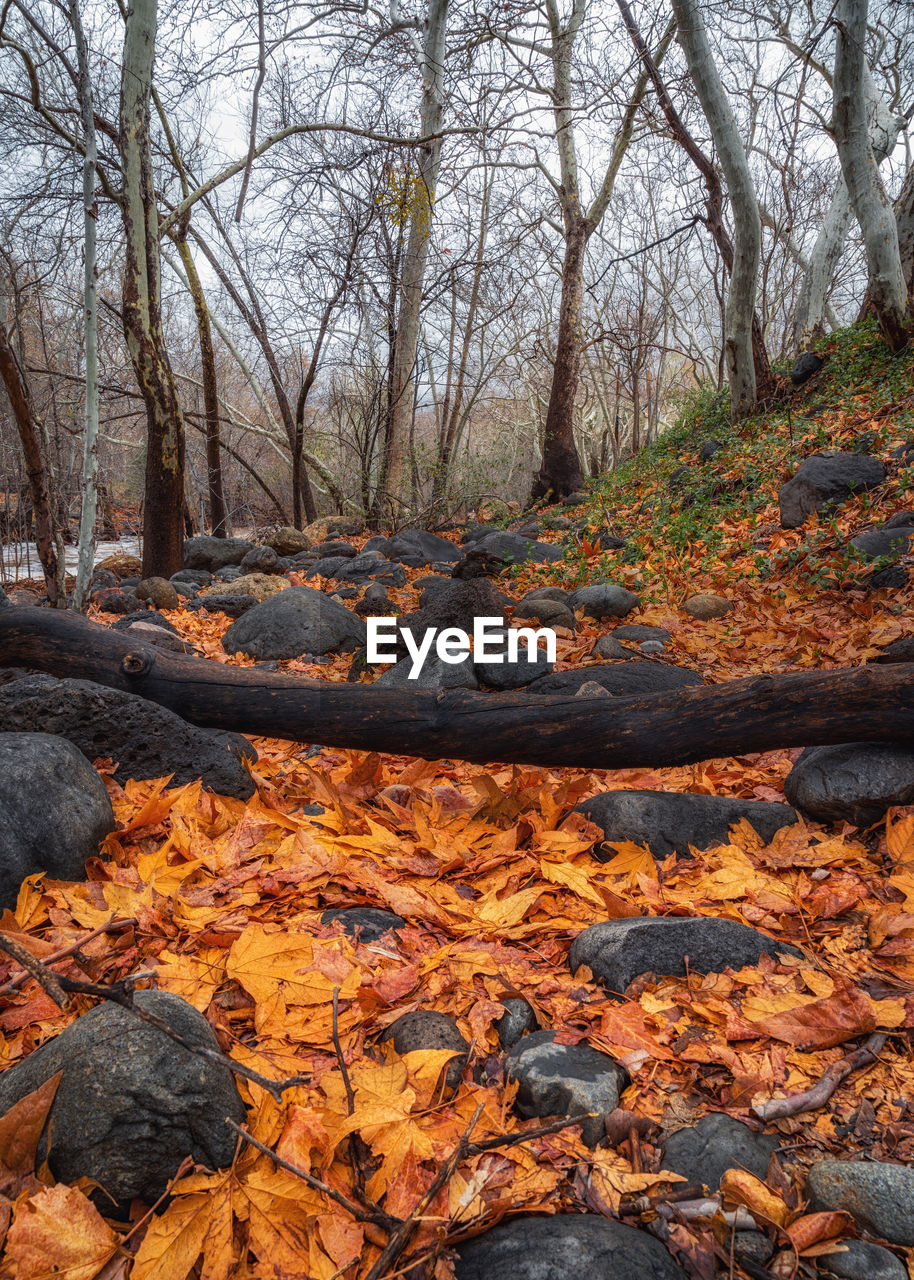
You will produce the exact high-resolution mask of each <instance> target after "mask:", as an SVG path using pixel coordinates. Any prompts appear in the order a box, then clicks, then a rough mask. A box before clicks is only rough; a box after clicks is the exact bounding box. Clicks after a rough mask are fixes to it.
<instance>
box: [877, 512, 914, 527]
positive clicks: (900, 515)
mask: <svg viewBox="0 0 914 1280" xmlns="http://www.w3.org/2000/svg"><path fill="white" fill-rule="evenodd" d="M910 525H914V511H896V512H895V514H894V515H893V516H889V518H888V520H886V522H885V524H883V526H882V527H883V529H907V528H908V527H909V526H910Z"/></svg>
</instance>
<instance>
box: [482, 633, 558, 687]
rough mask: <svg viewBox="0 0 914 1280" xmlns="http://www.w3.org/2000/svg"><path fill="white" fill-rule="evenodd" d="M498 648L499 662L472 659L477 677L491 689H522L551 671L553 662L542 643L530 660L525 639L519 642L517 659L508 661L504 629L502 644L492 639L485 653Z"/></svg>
mask: <svg viewBox="0 0 914 1280" xmlns="http://www.w3.org/2000/svg"><path fill="white" fill-rule="evenodd" d="M498 649H500V652H501V659H502V660H501V662H495V661H493V660H489V659H487V660H486V661H485V662H479V661H474V663H473V669H474V670H475V672H476V675H477V677H478V678H479V679H480V680H481V681H482V682H483V684H486V685H488V686H489V687H490V688H492V689H523V688H524V686H525V685H528V684H531V683H532V682H533V681H534V680H538V679H540V677H542V676H547V675H550V674H551V672H552V669H553V665H554V664H553V663H551V662H549V661H548V660H547V658H546V647H545V645H543V644H538V645H537V646H536V656H535V657H534V658H533V659H532V660H531V659H530V658H529V657H528V652H529V646H528V645H527V643H526V641H523V642H521V643H520V644H519V646H518V651H517V660H516V661H515V662H510V661H509V660H508V648H507V631H505V632H504V633H503V644H501V645H499V643H498V641H496V640H494V639H493V640H492V642H491V643H487V645H486V652H487V653H491V652H493V651H495V650H498Z"/></svg>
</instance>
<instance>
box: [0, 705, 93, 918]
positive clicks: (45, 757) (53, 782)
mask: <svg viewBox="0 0 914 1280" xmlns="http://www.w3.org/2000/svg"><path fill="white" fill-rule="evenodd" d="M17 683H19V682H18V681H14V682H13V684H12V685H3V686H0V695H4V694H5V693H6V690H7V689H9V688H12V687H13V686H14V685H15V684H17ZM3 724H4V717H3V715H2V712H0V725H3ZM0 811H2V813H3V822H2V823H0V909H2V908H7V907H8V908H10V909H12V908H13V907H15V905H16V898H17V896H18V894H19V887H20V885H21V884H22V881H23V880H24V879H25V878H26V876H31V875H34V874H35V872H36V871H46V872H47V873H48V875H49V876H50V877H51V878H52V879H54V880H81V879H82V878H83V875H84V864H85V861H86V859H87V858H94V857H95V856H96V855H97V854H98V851H99V848H100V847H101V844H102V841H103V840H104V839H105V837H106V836H107V835H108V834H109V832H111V831H113V830H114V813H113V811H112V809H111V801H110V800H109V799H108V792H107V791H106V790H105V784H104V783H103V782H102V780H101V778H100V777H99V776H98V774H97V773H96V772H95V770H94V769H93V768H92V766H91V765H90V764H89V762H88V761H87V760H86V759H84V757H83V756H82V755H81V754H80V753H79V751H78V750H77V749H76V747H74V746H73V744H72V743H71V742H68V741H67V740H66V738H59V737H54V736H52V735H51V734H49V733H9V732H0Z"/></svg>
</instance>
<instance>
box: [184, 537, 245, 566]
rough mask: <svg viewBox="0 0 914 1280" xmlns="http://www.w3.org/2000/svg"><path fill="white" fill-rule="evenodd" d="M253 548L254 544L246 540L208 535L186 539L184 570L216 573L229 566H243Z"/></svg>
mask: <svg viewBox="0 0 914 1280" xmlns="http://www.w3.org/2000/svg"><path fill="white" fill-rule="evenodd" d="M253 546H254V544H253V542H248V541H247V539H245V538H212V537H210V536H209V535H207V534H200V535H199V536H198V537H196V538H185V539H184V568H185V569H208V570H209V572H210V573H215V572H216V571H217V570H219V569H224V568H226V566H228V565H237V564H241V562H242V560H243V559H244V557H245V556H246V555H247V553H248V552H249V551H250V550H251V549H252V548H253Z"/></svg>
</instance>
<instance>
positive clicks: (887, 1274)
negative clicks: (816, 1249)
mask: <svg viewBox="0 0 914 1280" xmlns="http://www.w3.org/2000/svg"><path fill="white" fill-rule="evenodd" d="M841 1244H842V1246H843V1248H842V1250H841V1252H840V1253H822V1254H820V1255H819V1258H818V1261H819V1263H820V1265H821V1267H822V1269H823V1270H824V1271H826V1272H827V1273H828V1274H829V1275H830V1276H840V1277H841V1278H842V1280H908V1269H907V1267H906V1266H905V1265H904V1263H903V1262H902V1261H901V1259H900V1258H896V1257H895V1254H894V1253H892V1252H891V1251H890V1250H889V1249H884V1248H883V1247H882V1245H881V1244H870V1243H869V1241H868V1240H842V1241H841Z"/></svg>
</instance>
